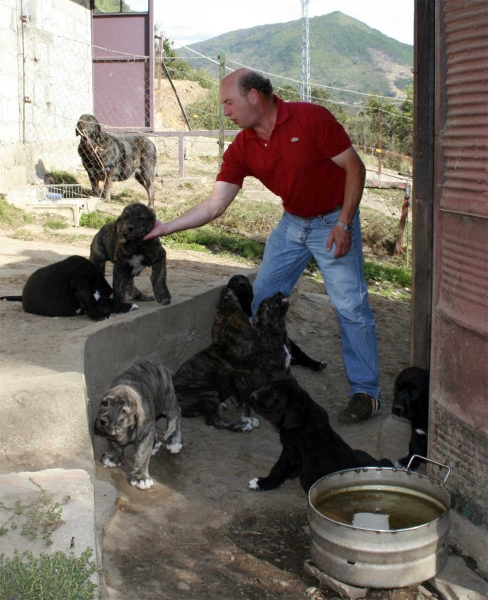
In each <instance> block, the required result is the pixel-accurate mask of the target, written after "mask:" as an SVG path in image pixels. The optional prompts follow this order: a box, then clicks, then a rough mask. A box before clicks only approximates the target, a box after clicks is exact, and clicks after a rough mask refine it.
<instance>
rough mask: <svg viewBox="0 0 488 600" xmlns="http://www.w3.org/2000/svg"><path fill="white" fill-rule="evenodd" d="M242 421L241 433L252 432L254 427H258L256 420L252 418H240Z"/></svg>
mask: <svg viewBox="0 0 488 600" xmlns="http://www.w3.org/2000/svg"><path fill="white" fill-rule="evenodd" d="M242 421H243V423H244V427H243V428H242V431H252V430H253V429H254V428H255V427H259V421H258V419H255V418H254V417H242Z"/></svg>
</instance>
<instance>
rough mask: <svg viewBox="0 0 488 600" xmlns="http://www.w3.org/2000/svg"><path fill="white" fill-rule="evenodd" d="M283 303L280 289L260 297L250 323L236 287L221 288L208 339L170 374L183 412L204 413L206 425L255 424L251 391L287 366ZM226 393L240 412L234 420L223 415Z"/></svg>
mask: <svg viewBox="0 0 488 600" xmlns="http://www.w3.org/2000/svg"><path fill="white" fill-rule="evenodd" d="M287 307H288V302H287V299H286V298H284V297H283V294H279V293H278V294H275V295H274V296H273V297H271V298H267V299H266V300H263V302H262V303H261V305H260V307H259V309H258V313H257V321H256V325H255V327H253V326H252V325H251V323H250V322H249V319H248V318H247V316H246V314H245V313H244V311H243V310H242V308H241V305H240V303H239V301H238V299H237V297H236V296H235V294H234V292H232V290H230V289H229V288H227V287H225V288H223V289H222V291H221V293H220V298H219V301H218V303H217V315H216V317H215V321H214V325H213V327H212V344H211V345H210V346H208V347H207V348H205V349H204V350H201V351H200V352H198V353H197V354H195V355H194V356H192V357H191V358H190V359H188V360H187V361H186V362H185V363H184V364H183V365H182V366H181V367H180V368H179V369H178V371H177V372H176V373H175V375H174V377H173V381H174V386H175V391H176V396H177V398H178V402H179V404H180V406H181V410H182V414H183V416H184V417H195V416H198V415H202V416H204V417H205V419H206V423H207V425H213V426H214V427H217V428H219V429H229V430H231V431H251V430H252V429H253V428H254V427H257V426H258V425H259V422H258V420H257V419H254V418H252V417H251V416H250V414H251V411H250V406H249V402H250V393H251V391H252V389H254V388H255V387H259V385H262V383H264V381H266V380H267V379H268V378H269V377H270V376H272V375H276V374H280V373H284V372H286V370H287V369H288V366H289V359H290V352H289V349H288V347H287V336H286V329H285V314H286V310H287ZM228 399H230V400H231V401H232V402H233V404H234V405H235V407H236V408H237V410H238V411H239V412H240V417H239V419H237V420H234V421H229V420H227V419H225V418H224V416H223V410H224V409H225V406H224V405H223V403H224V402H225V401H226V400H228Z"/></svg>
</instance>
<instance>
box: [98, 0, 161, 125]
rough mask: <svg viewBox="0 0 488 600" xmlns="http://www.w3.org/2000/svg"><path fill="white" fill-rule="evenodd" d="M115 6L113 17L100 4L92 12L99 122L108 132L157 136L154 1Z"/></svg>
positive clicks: (134, 0) (130, 0) (137, 0)
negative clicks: (117, 131)
mask: <svg viewBox="0 0 488 600" xmlns="http://www.w3.org/2000/svg"><path fill="white" fill-rule="evenodd" d="M112 4H113V5H115V6H114V7H113V8H112V12H103V11H102V8H100V7H102V6H103V7H105V6H106V3H101V2H98V0H94V6H93V29H92V43H93V95H94V109H95V116H96V117H97V118H98V120H99V121H100V122H101V123H103V124H104V125H105V126H106V127H107V128H108V129H110V128H113V129H124V130H125V129H129V130H137V131H152V130H153V129H154V108H153V107H154V85H153V81H154V67H153V61H154V47H153V38H154V31H153V30H154V23H153V19H154V17H153V0H124V1H121V2H120V4H118V3H117V2H113V3H112ZM105 10H106V9H105ZM136 11H137V12H136Z"/></svg>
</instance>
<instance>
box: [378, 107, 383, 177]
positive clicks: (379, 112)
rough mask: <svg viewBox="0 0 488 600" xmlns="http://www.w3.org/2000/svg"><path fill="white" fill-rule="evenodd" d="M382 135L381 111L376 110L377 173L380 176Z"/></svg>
mask: <svg viewBox="0 0 488 600" xmlns="http://www.w3.org/2000/svg"><path fill="white" fill-rule="evenodd" d="M382 137H383V113H382V112H381V110H380V111H378V175H379V177H381V153H382V152H383V150H382V148H381V146H382Z"/></svg>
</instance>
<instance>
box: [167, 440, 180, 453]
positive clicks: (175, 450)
mask: <svg viewBox="0 0 488 600" xmlns="http://www.w3.org/2000/svg"><path fill="white" fill-rule="evenodd" d="M166 448H167V449H168V450H169V451H170V452H171V454H178V452H181V449H182V448H183V444H182V443H180V442H174V443H173V444H167V445H166Z"/></svg>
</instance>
